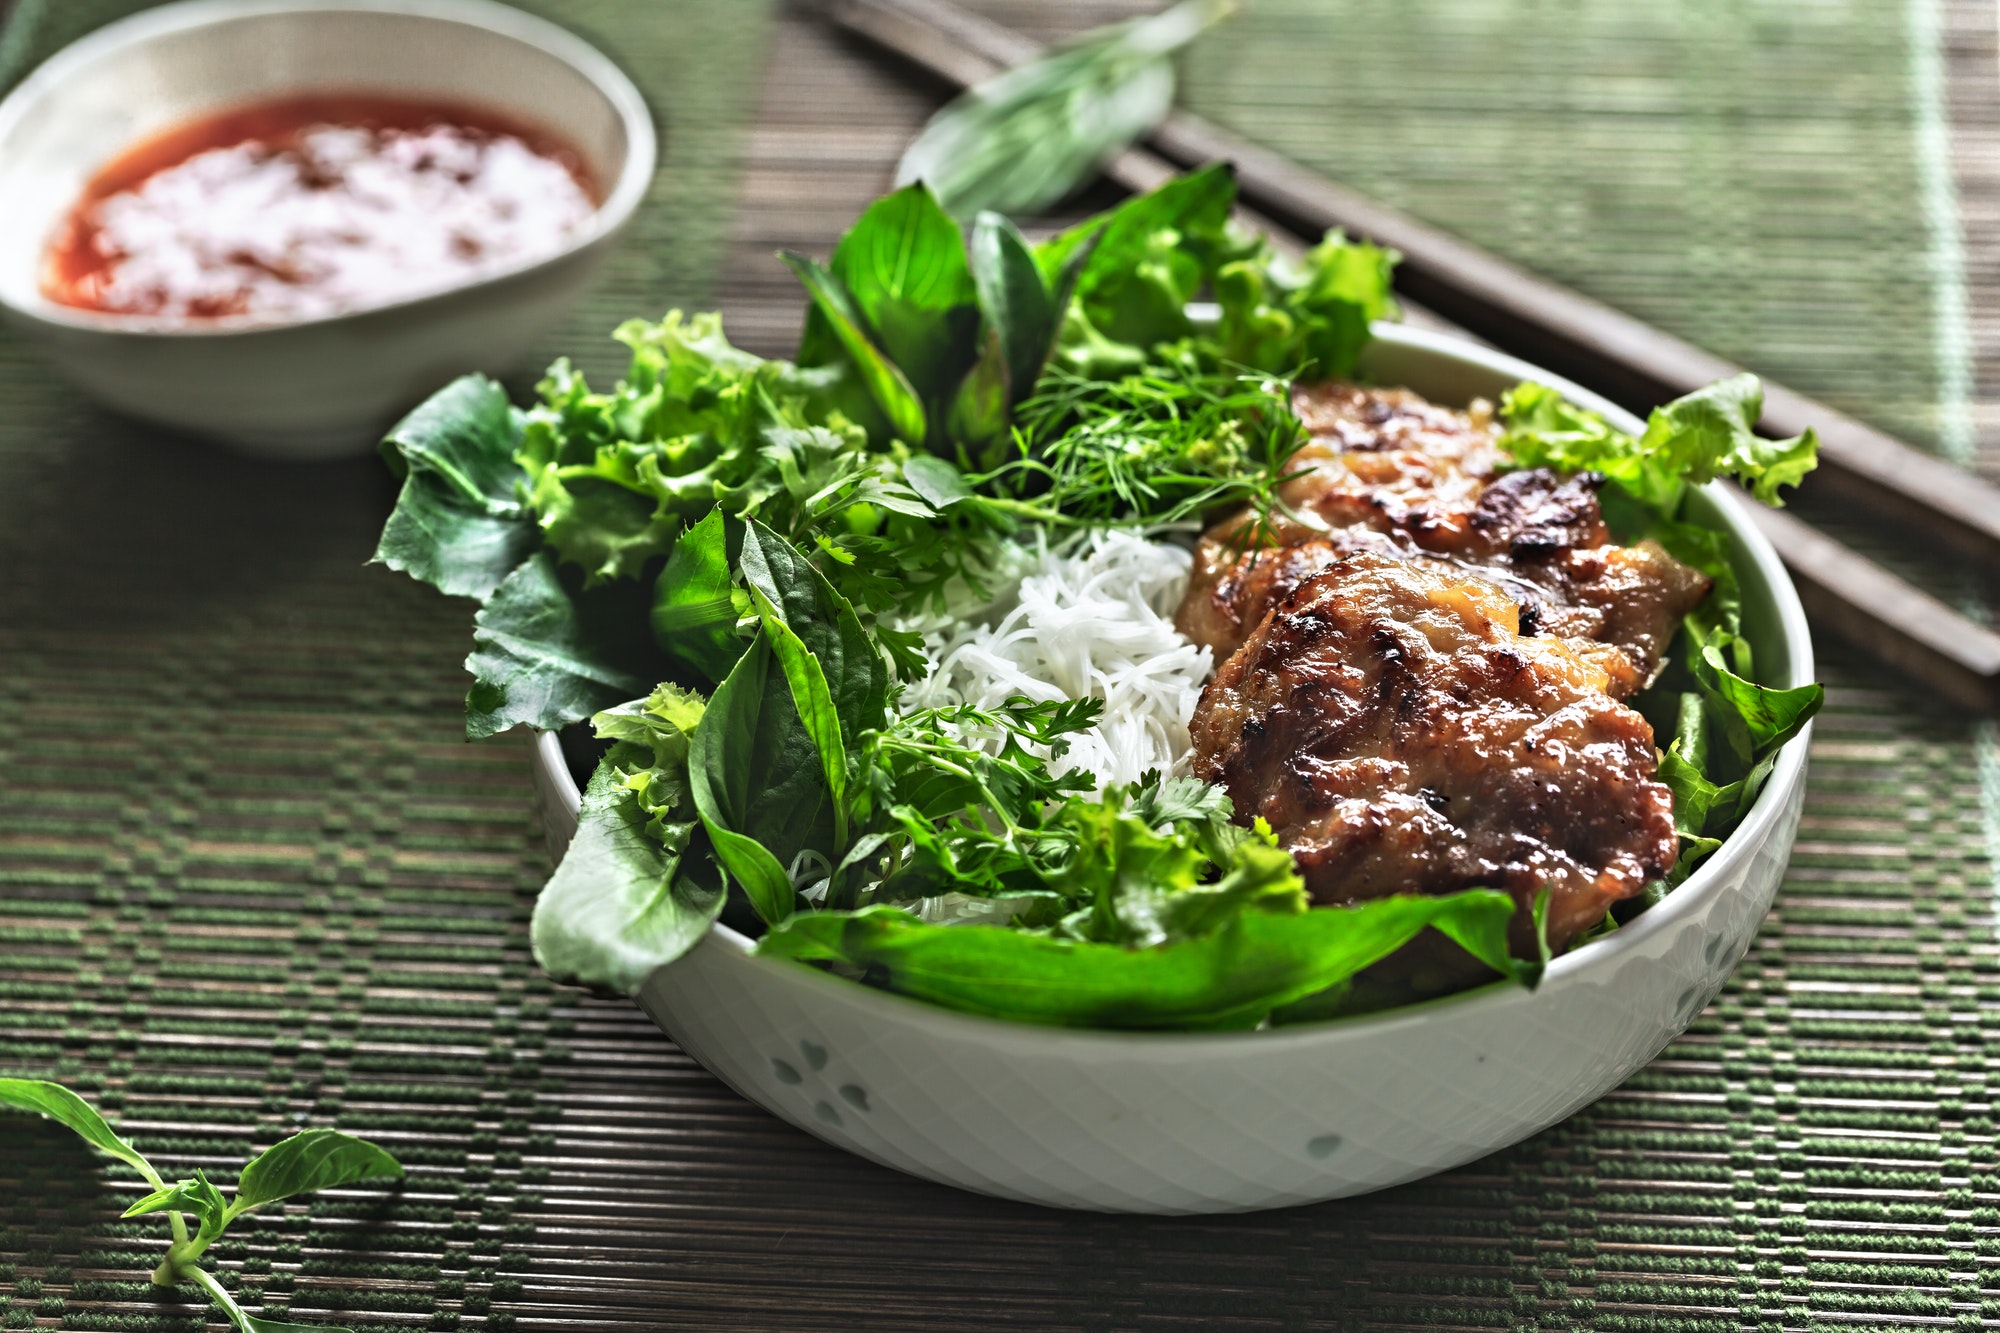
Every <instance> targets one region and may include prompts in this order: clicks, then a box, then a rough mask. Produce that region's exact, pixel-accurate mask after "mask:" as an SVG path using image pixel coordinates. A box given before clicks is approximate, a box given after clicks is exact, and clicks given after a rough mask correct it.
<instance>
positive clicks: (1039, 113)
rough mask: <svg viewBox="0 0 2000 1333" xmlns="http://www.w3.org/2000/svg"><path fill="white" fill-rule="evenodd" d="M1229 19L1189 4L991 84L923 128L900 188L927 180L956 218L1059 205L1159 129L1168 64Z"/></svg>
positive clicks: (1209, 4) (1088, 38)
mask: <svg viewBox="0 0 2000 1333" xmlns="http://www.w3.org/2000/svg"><path fill="white" fill-rule="evenodd" d="M1233 8H1234V5H1233V4H1232V3H1228V2H1227V0H1186V2H1185V3H1182V4H1179V5H1176V6H1174V7H1173V8H1172V9H1169V10H1167V11H1166V12H1165V13H1163V14H1155V15H1151V16H1149V17H1146V18H1140V19H1134V20H1130V21H1128V22H1125V23H1120V24H1117V25H1114V26H1112V27H1108V28H1102V29H1099V30H1097V31H1095V32H1090V33H1086V34H1085V35H1084V36H1083V37H1082V38H1080V39H1079V40H1078V41H1077V42H1075V43H1074V44H1071V45H1069V46H1065V47H1062V48H1060V49H1058V50H1056V51H1053V52H1051V53H1050V54H1048V55H1045V56H1042V57H1040V58H1039V59H1036V60H1030V61H1027V62H1026V63H1024V64H1021V65H1016V66H1015V67H1014V68H1012V69H1009V70H1005V71H1003V72H1002V73H1000V74H997V75H995V76H994V77H992V78H990V79H988V80H986V81H985V82H983V83H980V84H978V85H976V86H975V87H973V88H971V89H969V90H968V91H966V92H965V93H963V94H961V95H960V96H958V97H957V98H955V99H954V100H953V101H952V102H951V103H949V104H948V105H947V106H945V107H944V109H943V110H941V111H939V112H938V113H937V114H936V115H935V116H932V117H931V119H930V122H929V123H928V124H926V125H925V126H924V129H923V132H922V133H921V134H919V135H918V136H917V140H916V142H915V143H912V144H911V145H910V147H909V149H908V150H907V151H906V152H905V153H904V154H903V160H902V162H901V163H899V164H898V165H897V168H896V181H897V183H898V184H902V183H904V182H907V181H915V180H925V181H929V182H930V184H931V186H932V187H933V188H934V189H936V191H937V192H938V196H939V198H940V199H942V200H943V201H944V207H945V209H946V210H947V211H948V212H949V213H950V214H951V215H952V216H953V217H958V218H969V217H971V216H972V215H973V214H974V213H976V212H978V211H979V210H980V209H985V208H991V209H998V210H1001V211H1003V212H1009V213H1033V212H1038V211H1040V210H1042V209H1044V208H1046V207H1047V206H1048V205H1050V204H1053V203H1056V202H1057V201H1059V200H1061V199H1063V198H1064V197H1066V196H1068V195H1069V194H1071V193H1073V192H1074V191H1075V190H1076V189H1077V188H1078V187H1079V186H1081V185H1082V184H1084V182H1086V181H1087V180H1088V179H1089V178H1090V177H1091V176H1093V175H1095V174H1096V172H1097V170H1098V169H1099V168H1100V167H1101V166H1103V164H1104V163H1105V162H1107V161H1108V160H1110V159H1111V158H1112V157H1113V156H1114V155H1116V154H1117V153H1118V152H1119V151H1120V150H1121V149H1124V148H1126V147H1128V146H1129V145H1130V144H1131V143H1132V142H1133V141H1134V140H1136V139H1138V138H1139V137H1140V136H1141V135H1143V134H1145V133H1146V132H1147V131H1149V130H1151V129H1152V128H1153V127H1154V126H1156V125H1158V124H1159V123H1160V121H1162V120H1164V119H1165V118H1166V114H1167V112H1168V111H1169V110H1170V109H1171V108H1172V106H1173V101H1174V67H1173V61H1172V55H1173V53H1174V52H1175V51H1177V50H1179V49H1180V48H1181V47H1183V46H1185V45H1187V43H1188V42H1190V41H1192V40H1194V38H1195V37H1196V36H1197V35H1199V34H1200V33H1201V32H1202V30H1203V29H1205V28H1207V27H1208V26H1209V25H1210V24H1211V23H1214V22H1216V21H1217V20H1218V19H1220V18H1222V17H1224V16H1225V15H1227V14H1228V13H1229V12H1230V10H1231V9H1233Z"/></svg>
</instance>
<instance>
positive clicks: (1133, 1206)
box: [534, 325, 1813, 1213]
mask: <svg viewBox="0 0 2000 1333" xmlns="http://www.w3.org/2000/svg"><path fill="white" fill-rule="evenodd" d="M1376 336H1377V341H1376V342H1375V343H1374V344H1373V346H1372V347H1371V348H1370V350H1369V352H1368V355H1367V357H1366V359H1365V361H1364V362H1363V365H1362V374H1363V376H1364V378H1366V379H1368V380H1369V381H1371V382H1374V383H1378V384H1384V385H1403V386H1407V387H1409V388H1411V389H1414V390H1416V391H1417V392H1418V393H1421V394H1423V395H1424V396H1425V397H1427V398H1430V399H1432V400H1433V401H1436V402H1440V403H1451V404H1456V405H1464V404H1467V403H1469V402H1471V400H1472V399H1474V398H1479V397H1484V398H1488V399H1497V398H1498V397H1499V395H1500V393H1501V392H1502V391H1504V390H1505V389H1507V388H1508V387H1509V386H1511V385H1513V384H1515V383H1518V382H1519V381H1521V380H1524V379H1535V380H1540V381H1542V382H1543V383H1546V384H1550V385H1553V386H1554V387H1556V388H1558V389H1560V390H1562V392H1563V393H1565V394H1566V395H1568V396H1569V397H1570V398H1571V399H1573V400H1574V401H1576V402H1578V403H1580V404H1581V405H1583V406H1585V407H1589V408H1594V409H1595V410H1597V411H1599V412H1602V413H1604V415H1605V416H1607V417H1609V418H1610V419H1611V421H1612V422H1613V423H1614V424H1616V425H1617V426H1619V427H1620V428H1621V429H1624V430H1628V431H1632V432H1634V433H1636V432H1637V431H1638V430H1639V429H1640V428H1641V423H1639V422H1638V421H1635V420H1634V419H1633V418H1632V417H1631V415H1630V414H1629V413H1626V412H1623V411H1621V410H1619V409H1618V408H1616V407H1614V406H1613V405H1612V404H1610V403H1608V402H1606V401H1605V400H1604V399H1602V398H1599V397H1597V396H1596V395H1595V394H1591V393H1589V392H1586V391H1585V390H1583V389H1580V388H1578V387H1576V386H1575V385H1572V384H1569V383H1567V382H1565V381H1563V380H1560V379H1557V378H1556V377H1554V376H1552V375H1548V374H1545V373H1543V372H1542V371H1539V370H1537V369H1536V368H1535V367H1533V366H1531V365H1528V364H1527V363H1526V362H1523V361H1517V360H1515V359H1513V358H1512V357H1507V356H1501V355H1499V354H1497V353H1494V352H1490V351H1487V350H1485V349H1483V348H1479V347H1476V346H1474V345H1472V344H1470V343H1466V342H1463V341H1460V340H1458V339H1454V338H1446V337H1441V336H1439V335H1436V334H1430V333H1420V332H1417V331H1414V330H1411V329H1404V328H1399V327H1396V326H1393V325H1383V326H1378V328H1377V330H1376ZM1695 505H1696V507H1697V510H1698V512H1699V513H1700V515H1701V517H1702V518H1703V519H1705V520H1707V521H1708V522H1711V523H1714V524H1717V525H1719V526H1720V527H1722V528H1723V529H1724V530H1726V531H1727V532H1728V533H1729V535H1730V538H1731V543H1732V546H1733V548H1734V549H1733V555H1734V563H1735V566H1736V573H1737V577H1738V578H1739V579H1740V580H1741V581H1742V585H1743V599H1744V619H1745V622H1746V625H1747V633H1748V635H1749V637H1750V639H1751V641H1752V643H1753V644H1754V646H1755V649H1756V652H1757V657H1758V664H1759V667H1760V669H1761V670H1762V671H1763V672H1764V674H1765V676H1766V678H1767V679H1769V680H1771V681H1773V682H1776V683H1779V684H1783V685H1803V684H1806V683H1807V682H1809V681H1810V680H1811V679H1812V674H1813V668H1812V644H1811V641H1810V640H1809V639H1808V637H1807V633H1806V621H1805V613H1804V612H1803V611H1802V610H1801V609H1800V607H1799V601H1798V596H1797V594H1796V593H1795V592H1794V591H1793V590H1792V584H1791V580H1790V579H1789V578H1787V577H1786V574H1785V571H1784V569H1783V567H1782V566H1781V565H1780V564H1779V563H1778V558H1777V555H1776V554H1775V553H1774V552H1773V551H1772V550H1771V547H1770V544H1769V543H1768V542H1766V541H1765V540H1764V538H1763V537H1762V536H1760V535H1759V534H1758V532H1757V530H1756V528H1754V527H1752V526H1751V524H1750V522H1749V520H1748V519H1747V518H1746V517H1745V516H1744V515H1743V512H1742V510H1741V508H1740V507H1739V506H1738V504H1737V502H1736V501H1735V500H1734V499H1733V498H1732V497H1731V496H1730V495H1729V493H1728V492H1727V491H1725V490H1724V489H1722V488H1721V487H1719V486H1710V487H1708V488H1707V489H1706V490H1705V491H1703V492H1701V493H1700V494H1699V495H1698V496H1697V497H1696V499H1695ZM1808 738H1809V737H1808V735H1801V736H1799V737H1797V738H1796V739H1794V740H1793V741H1792V742H1791V743H1790V744H1788V745H1787V746H1785V748H1784V750H1783V752H1782V753H1781V755H1780V757H1779V759H1778V763H1777V766H1776V769H1775V771H1774V772H1773V773H1772V774H1771V778H1770V781H1769V782H1768V783H1767V784H1766V785H1765V787H1764V791H1763V793H1762V794H1761V795H1760V796H1759V797H1758V799H1757V803H1756V805H1755V806H1754V807H1753V808H1752V809H1751V811H1750V813H1749V816H1748V817H1747V818H1746V819H1745V820H1744V821H1743V824H1742V826H1741V827H1740V828H1738V829H1737V830H1736V832H1735V833H1734V834H1732V835H1731V836H1730V838H1729V839H1728V841H1727V842H1725V843H1724V844H1723V845H1722V848H1721V849H1720V850H1719V851H1717V852H1716V853H1715V854H1714V855H1713V856H1711V857H1710V858H1709V859H1708V860H1707V862H1705V863H1704V864H1703V866H1702V867H1701V869H1700V870H1699V871H1697V872H1696V873H1695V874H1694V875H1693V876H1691V877H1690V878H1689V879H1688V881H1687V883H1685V884H1683V885H1681V887H1680V888H1678V889H1676V890H1674V892H1673V893H1671V894H1669V895H1668V896H1667V898H1666V900H1665V901H1663V902H1662V903H1660V904H1659V905H1658V906H1656V907H1654V908H1653V909H1651V910H1650V911H1648V912H1646V913H1644V914H1642V915H1641V916H1639V917H1638V918H1637V919H1636V920H1634V921H1632V922H1631V923H1630V924H1628V925H1625V926H1623V927H1621V928H1620V929H1618V930H1617V931H1615V932H1614V933H1612V934H1611V935H1609V936H1607V937H1605V938H1604V939H1601V940H1597V941H1595V942H1594V943H1590V944H1586V945H1584V946H1583V947H1581V948H1579V949H1576V950H1574V951H1572V952H1570V953H1568V954H1565V955H1564V956H1563V957H1561V958H1558V959H1556V960H1555V962H1554V963H1553V964H1551V965H1550V967H1549V969H1548V974H1547V976H1546V977H1545V978H1544V979H1543V981H1542V984H1541V987H1540V989H1538V990H1536V991H1534V992H1532V993H1530V992H1528V991H1525V990H1522V989H1520V988H1519V987H1517V986H1514V985H1512V984H1508V983H1496V984H1494V985H1491V986H1486V987H1482V988H1480V989H1478V990H1474V991H1469V992H1466V993H1464V994H1460V995H1455V996H1451V997H1449V998H1446V999H1442V1000H1434V1001H1431V1002H1429V1003H1426V1004H1420V1005H1415V1006H1411V1007H1409V1008H1405V1009H1398V1010H1394V1011H1391V1012H1388V1013H1384V1014H1380V1015H1375V1016H1368V1017H1361V1018H1351V1019H1343V1020H1337V1021H1333V1022H1328V1023H1318V1024H1310V1025H1301V1026H1297V1027H1285V1028H1278V1029H1275V1030H1271V1031H1263V1032H1231V1033H1201V1034H1170V1033H1128V1032H1100V1031H1072V1030H1068V1029H1060V1028H1044V1027H1035V1026H1030V1025H1028V1024H1021V1023H1007V1022H1000V1021H997V1020H994V1019H990V1018H980V1017H974V1016H972V1015H968V1014H960V1013H954V1012H952V1011H950V1010H947V1009H940V1008H937V1007H935V1006H932V1005H928V1004H924V1003H921V1002H919V1001H916V1000H911V999H906V998H904V997H902V996H899V995H893V994H890V993H888V992H885V991H880V990H874V989H871V988H869V987H866V986H862V985H860V984H858V983H855V982H852V981H845V980H841V979H840V978H837V977H833V976H829V975H827V974H825V973H822V972H818V971H815V970H814V969H812V968H810V967H806V966H804V965H802V964H799V963H794V962H788V961H781V960H777V959H769V958H760V957H758V956H756V955H755V954H753V953H751V952H750V947H751V942H750V941H749V940H748V939H746V938H744V937H743V936H742V935H741V934H739V933H737V932H736V931H734V930H731V929H729V928H728V927H726V926H722V925H717V926H715V927H714V928H713V929H712V930H711V931H710V932H709V934H708V935H707V937H706V938H705V939H703V941H702V942H701V943H700V944H699V945H697V946H696V947H695V948H694V949H693V950H692V951H691V952H690V953H689V954H688V955H687V956H686V957H684V958H682V959H680V960H679V961H677V962H675V963H673V964H671V965H669V966H667V967H663V968H660V969H659V970H658V971H656V972H654V973H653V974H652V976H650V977H648V978H647V979H646V981H645V983H644V985H643V986H642V988H641V989H640V992H639V996H638V999H639V1003H640V1005H641V1006H642V1007H643V1008H644V1009H645V1010H646V1012H647V1014H648V1015H650V1016H651V1017H652V1019H653V1020H654V1021H655V1022H657V1023H658V1024H659V1025H660V1026H661V1027H662V1028H663V1029H665V1030H666V1031H667V1033H668V1034H669V1035H671V1036H672V1037H673V1038H674V1040H675V1041H677V1042H679V1043H680V1045H681V1047H682V1048H683V1049H684V1050H686V1051H687V1052H688V1053H689V1054H690V1055H692V1056H694V1058H695V1059H697V1060H699V1061H701V1063H702V1064H703V1065H705V1066H707V1067H708V1069H709V1070H710V1071H711V1072H713V1073H714V1074H715V1075H716V1076H717V1077H718V1078H720V1079H722V1080H723V1081H724V1082H725V1083H727V1084H729V1086H730V1087H732V1088H734V1089H736V1090H737V1091H738V1092H740V1093H742V1094H743V1095H744V1096H745V1097H748V1098H749V1099H750V1100H752V1101H754V1102H757V1103H758V1104H759V1105H761V1106H764V1107H766V1108H767V1109H769V1110H770V1111H772V1112H773V1113H775V1114H776V1115H779V1116H781V1117H783V1118H784V1119H786V1120H789V1121H791V1122H792V1123H793V1124H795V1125H797V1126H799V1127H800V1128H801V1129H804V1130H806V1131H808V1132H809V1133H812V1134H816V1135H818V1136H819V1137H820V1138H822V1139H825V1140H826V1141H827V1142H829V1143H836V1144H839V1145H840V1146H841V1147H843V1148H846V1149H848V1150H850V1151H852V1152H857V1153H860V1154H861V1155H862V1156H863V1157H868V1158H872V1159H874V1160H875V1161H877V1162H881V1163H883V1164H885V1165H888V1166H892V1167H895V1168H896V1169H898V1170H900V1171H907V1172H909V1173H910V1174H912V1175H916V1176H923V1177H925V1178H927V1179H930V1180H939V1181H944V1182H945V1183H947V1184H951V1185H958V1186H960V1187H962V1188H965V1189H969V1190H977V1191H979V1192H981V1193H984V1194H994V1195H999V1196H1001V1197H1003V1198H1008V1199H1024V1200H1028V1201H1030V1202H1034V1203H1043V1204H1053V1205H1056V1206H1059V1207H1065V1208H1091V1209H1101V1210H1106V1211H1119V1212H1145V1213H1214V1212H1235V1211H1243V1210H1247V1209H1253V1208H1275V1207H1279V1206H1281V1205H1285V1204H1301V1203H1313V1202H1317V1201H1319V1200H1323V1199H1335V1198H1341V1197H1343V1196H1346V1195H1350V1194H1362V1193H1366V1192H1368V1191H1370V1190H1378V1189H1382V1188H1384V1187H1385V1186H1389V1185H1397V1184H1401V1183H1403V1182H1404V1181H1409V1180H1415V1179H1417V1178H1419V1177H1421V1176H1427V1175H1430V1174H1432V1173H1433V1172H1437V1171H1443V1170H1446V1169H1448V1168H1450V1167H1454V1166H1459V1165H1461V1164H1463V1163H1465V1162H1469V1161H1472V1160H1474V1159H1475V1158H1479V1157H1483V1156H1485V1155H1486V1154H1488V1153H1491V1152H1494V1151H1496V1150H1498V1149H1501V1148H1504V1147H1506V1146H1508V1145H1509V1144H1511V1143H1516V1142H1519V1141H1520V1140H1521V1139H1524V1138H1526V1137H1528V1136H1529V1135H1530V1134H1533V1133H1536V1132H1537V1131H1539V1130H1542V1129H1546V1128H1547V1127H1548V1126H1550V1125H1552V1124H1554V1123H1556V1122H1557V1121H1558V1120H1561V1119H1563V1118H1564V1117H1565V1116H1567V1115H1570V1114H1571V1113H1572V1112H1574V1111H1576V1110H1578V1109H1579V1108H1581V1107H1583V1106H1585V1105H1587V1104H1589V1103H1590V1102H1592V1101H1595V1100H1596V1099H1597V1098H1599V1097H1601V1096H1603V1095H1604V1094H1605V1093H1606V1092H1609V1091H1610V1090H1611V1089H1612V1088H1614V1087H1616V1086H1617V1085H1618V1084H1620V1083H1622V1082H1624V1081H1625V1079H1626V1078H1628V1077H1629V1076H1631V1074H1632V1073H1633V1072H1635V1071H1636V1070H1638V1069H1639V1067H1640V1066H1642V1065H1644V1064H1645V1063H1646V1062H1647V1061H1649V1060H1651V1059H1652V1058H1653V1057H1654V1056H1656V1055H1658V1054H1659V1053H1660V1051H1661V1050H1662V1049H1664V1048H1665V1047H1666V1045H1667V1043H1668V1042H1670V1041H1672V1040H1673V1039H1674V1038H1675V1037H1676V1036H1678V1035H1679V1034H1680V1033H1681V1032H1682V1030H1684V1029H1685V1028H1686V1027H1687V1025H1688V1024H1689V1023H1690V1022H1692V1021H1693V1020H1694V1018H1695V1016H1696V1015H1697V1014H1699V1013H1700V1012H1701V1011H1702V1009H1703V1008H1705V1007H1706V1006H1707V1004H1708V1002H1709V1001H1710V1000H1712V999H1713V998H1715V994H1716V992H1717V991H1719V990H1720V989H1721V988H1722V984H1723V982H1724V981H1726V980H1727V979H1728V977H1729V973H1730V972H1731V970H1732V969H1734V968H1735V966H1736V964H1737V962H1738V960H1740V959H1741V958H1742V957H1743V954H1744V951H1745V950H1747V949H1748V948H1749V947H1750V942H1751V939H1752V938H1753V937H1754V936H1755V935H1756V933H1757V926H1758V923H1759V922H1761V921H1762V920H1763V919H1764V913H1765V912H1766V911H1768V910H1769V908H1770V906H1771V898H1772V895H1773V894H1774V893H1775V892H1776V891H1777V887H1778V881H1779V879H1780V878H1781V877H1782V876H1783V874H1784V870H1785V863H1786V861H1787V860H1788V859H1789V858H1790V856H1791V849H1792V839H1793V836H1794V835H1795V834H1796V832H1797V830H1798V821H1799V806H1800V802H1801V801H1802V799H1803V797H1804V792H1805V771H1806V744H1807V741H1808ZM534 768H535V783H536V787H537V789H538V791H539V793H540V796H541V807H542V817H543V821H544V826H545V828H546V829H547V832H548V836H549V843H550V847H551V849H552V850H553V851H554V852H555V853H556V854H557V855H558V856H560V854H561V850H562V849H563V848H564V847H566V846H567V845H568V843H569V839H570V837H571V836H572V835H573V834H574V833H575V831H576V821H577V809H578V805H579V795H578V792H577V785H576V781H575V779H574V778H573V777H572V776H571V774H570V772H569V770H568V768H567V767H565V765H564V763H563V758H562V753H561V750H560V747H559V746H558V745H557V743H556V738H555V736H554V735H553V734H550V733H546V732H545V733H543V734H542V735H540V736H538V737H537V738H536V746H535V750H534Z"/></svg>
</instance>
